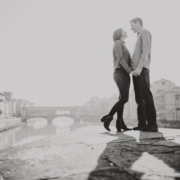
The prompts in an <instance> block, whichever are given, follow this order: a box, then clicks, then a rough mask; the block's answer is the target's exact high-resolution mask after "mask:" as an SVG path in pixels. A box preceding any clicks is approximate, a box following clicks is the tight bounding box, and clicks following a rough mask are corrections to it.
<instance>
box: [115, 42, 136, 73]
mask: <svg viewBox="0 0 180 180" xmlns="http://www.w3.org/2000/svg"><path fill="white" fill-rule="evenodd" d="M122 46H123V45H122V44H121V42H120V41H115V43H114V50H115V52H116V56H117V58H118V60H119V63H120V64H121V65H122V67H123V68H124V69H125V70H126V72H127V73H128V74H129V73H130V72H131V71H132V69H131V67H130V66H129V65H128V63H127V61H126V60H125V59H124V56H123V49H122V48H123V47H122Z"/></svg>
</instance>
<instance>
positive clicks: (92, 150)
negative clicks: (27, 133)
mask: <svg viewBox="0 0 180 180" xmlns="http://www.w3.org/2000/svg"><path fill="white" fill-rule="evenodd" d="M177 132H178V131H176V133H174V131H168V129H161V130H160V132H158V133H148V132H139V131H127V132H124V133H123V132H121V133H116V131H115V128H114V129H113V128H112V131H111V132H107V131H105V130H104V128H103V127H102V126H88V127H83V128H80V129H76V130H74V131H71V132H70V133H68V134H66V135H64V136H63V137H62V136H58V135H56V136H51V137H48V138H44V139H41V140H38V141H35V142H31V143H28V144H25V145H21V146H16V147H13V148H9V149H6V150H3V151H0V180H52V179H53V180H86V179H87V180H111V179H112V180H138V179H143V180H144V179H148V180H156V179H157V180H166V179H168V180H173V179H180V131H179V134H178V133H177Z"/></svg>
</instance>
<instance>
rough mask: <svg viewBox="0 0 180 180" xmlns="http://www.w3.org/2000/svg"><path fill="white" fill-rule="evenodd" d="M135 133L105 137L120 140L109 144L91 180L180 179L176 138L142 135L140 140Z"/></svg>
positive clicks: (155, 134)
mask: <svg viewBox="0 0 180 180" xmlns="http://www.w3.org/2000/svg"><path fill="white" fill-rule="evenodd" d="M131 133H132V132H130V131H128V132H121V133H117V134H113V133H109V132H107V133H102V134H104V135H107V136H116V137H117V139H115V140H113V141H111V142H109V143H107V146H106V148H105V150H104V151H103V153H102V154H101V155H100V157H99V159H98V162H97V166H96V168H95V169H94V170H93V171H92V172H91V173H90V174H89V177H88V180H110V179H112V180H123V179H125V180H137V179H146V180H147V179H152V180H155V179H156V180H166V179H168V180H169V179H170V180H179V179H180V144H178V143H176V142H174V139H173V137H171V138H166V137H164V136H163V134H162V133H161V132H157V133H148V132H138V133H139V134H138V133H137V134H138V137H133V136H132V135H129V134H131Z"/></svg>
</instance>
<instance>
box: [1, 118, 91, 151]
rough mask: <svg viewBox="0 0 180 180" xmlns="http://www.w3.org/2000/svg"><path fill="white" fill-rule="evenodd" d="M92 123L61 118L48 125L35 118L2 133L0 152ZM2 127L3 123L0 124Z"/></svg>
mask: <svg viewBox="0 0 180 180" xmlns="http://www.w3.org/2000/svg"><path fill="white" fill-rule="evenodd" d="M89 124H91V123H88V122H86V123H85V122H82V121H81V122H79V123H75V122H74V120H73V119H72V118H69V117H59V118H56V119H54V120H53V121H52V123H48V122H47V121H46V120H45V119H42V118H34V119H31V120H28V122H27V123H26V124H24V125H22V126H19V127H16V128H13V129H10V130H7V131H4V132H1V133H0V150H3V149H6V148H9V147H13V146H17V145H21V144H25V143H28V142H32V141H35V140H38V139H41V138H45V137H48V136H51V135H62V136H63V135H65V134H67V133H68V132H70V131H72V130H73V129H76V128H80V127H84V126H88V125H89ZM0 125H1V123H0Z"/></svg>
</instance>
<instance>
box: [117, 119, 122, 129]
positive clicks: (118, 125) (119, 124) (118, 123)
mask: <svg viewBox="0 0 180 180" xmlns="http://www.w3.org/2000/svg"><path fill="white" fill-rule="evenodd" d="M116 129H117V132H121V122H120V119H117V120H116Z"/></svg>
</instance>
